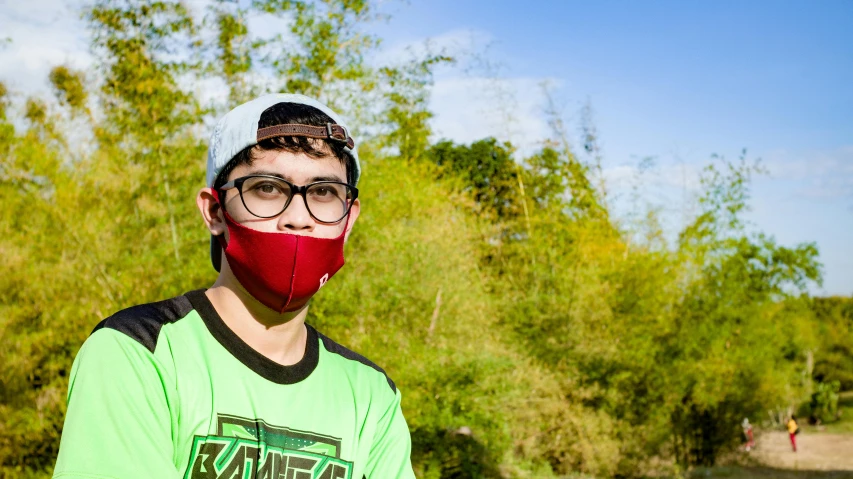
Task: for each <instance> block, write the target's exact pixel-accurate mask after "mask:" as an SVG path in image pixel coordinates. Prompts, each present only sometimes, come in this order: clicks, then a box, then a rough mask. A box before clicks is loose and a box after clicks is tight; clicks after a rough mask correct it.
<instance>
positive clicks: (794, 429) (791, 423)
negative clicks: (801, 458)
mask: <svg viewBox="0 0 853 479" xmlns="http://www.w3.org/2000/svg"><path fill="white" fill-rule="evenodd" d="M787 427H788V437H790V438H791V447H793V448H794V452H797V438H796V435H797V434H799V433H800V426H798V425H797V416H794V415H793V414H791V419H788V424H787Z"/></svg>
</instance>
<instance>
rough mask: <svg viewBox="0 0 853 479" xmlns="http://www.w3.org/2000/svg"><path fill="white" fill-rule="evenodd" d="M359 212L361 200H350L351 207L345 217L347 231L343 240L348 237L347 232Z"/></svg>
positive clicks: (349, 230)
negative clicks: (347, 215)
mask: <svg viewBox="0 0 853 479" xmlns="http://www.w3.org/2000/svg"><path fill="white" fill-rule="evenodd" d="M360 212H361V201H360V200H359V199H358V198H356V200H355V201H353V202H352V208H350V210H349V217H348V218H347V231H346V235H344V242H346V240H348V239H349V234H350V232H351V231H352V227H353V225H354V224H355V220H357V219H358V214H359V213H360Z"/></svg>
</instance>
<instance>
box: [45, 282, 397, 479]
mask: <svg viewBox="0 0 853 479" xmlns="http://www.w3.org/2000/svg"><path fill="white" fill-rule="evenodd" d="M306 327H307V331H308V340H307V345H306V347H305V355H304V357H303V358H302V360H300V361H299V362H298V363H297V364H294V365H292V366H282V365H280V364H278V363H276V362H274V361H271V360H270V359H268V358H266V357H264V356H263V355H261V354H260V353H258V352H257V351H255V350H253V349H252V348H251V347H249V346H248V345H247V344H246V343H245V342H243V341H242V340H241V339H240V338H239V337H237V335H236V334H234V332H232V331H231V330H230V329H229V328H228V327H227V326H226V325H225V323H224V322H223V321H222V318H220V317H219V314H218V313H217V312H216V310H215V309H214V308H213V305H212V304H211V303H210V301H209V300H208V299H207V297H206V296H205V294H204V291H193V292H190V293H187V294H186V295H184V296H179V297H177V298H173V299H169V300H166V301H161V302H158V303H151V304H144V305H140V306H135V307H132V308H129V309H126V310H124V311H121V312H119V313H117V314H115V315H113V316H111V317H109V318H107V319H105V320H104V321H102V322H101V323H100V324H99V325H98V326H97V327H96V328H95V331H94V332H93V333H92V335H91V336H90V337H89V339H87V340H86V342H85V344H83V347H82V348H81V349H80V352H79V353H78V354H77V358H76V359H75V360H74V366H73V367H72V369H71V378H70V384H69V388H68V413H67V415H66V418H65V427H64V429H63V432H62V441H61V444H60V448H59V457H58V459H57V463H56V469H55V471H54V476H53V477H54V478H62V479H70V478H114V479H134V478H145V479H150V478H157V479H171V478H179V477H182V478H228V479H244V478H264V479H339V478H346V479H361V478H363V477H366V478H368V479H389V478H413V477H414V473H413V472H412V466H411V460H410V452H411V437H410V436H409V430H408V427H407V426H406V421H405V419H404V418H403V413H402V411H401V409H400V392H399V391H398V390H397V388H396V387H395V385H394V382H393V381H391V379H389V378H388V377H387V376H386V375H385V372H384V371H383V370H382V369H381V368H380V367H378V366H376V365H375V364H373V363H372V362H370V361H369V360H367V359H366V358H364V357H363V356H360V355H358V354H356V353H354V352H352V351H350V350H348V349H346V348H344V347H342V346H340V345H339V344H337V343H335V342H334V341H332V340H330V339H329V338H327V337H326V336H324V335H322V334H320V333H318V332H317V330H315V329H314V328H313V327H311V326H308V325H306Z"/></svg>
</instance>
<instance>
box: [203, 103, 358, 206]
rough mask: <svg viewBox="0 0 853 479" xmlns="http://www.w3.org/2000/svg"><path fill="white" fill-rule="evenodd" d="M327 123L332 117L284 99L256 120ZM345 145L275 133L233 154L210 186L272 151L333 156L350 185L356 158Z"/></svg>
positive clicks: (271, 123) (266, 124) (269, 123)
mask: <svg viewBox="0 0 853 479" xmlns="http://www.w3.org/2000/svg"><path fill="white" fill-rule="evenodd" d="M328 123H332V124H336V123H335V120H333V119H331V118H330V117H329V116H328V115H326V114H325V113H323V112H322V111H320V110H318V109H317V108H314V107H313V106H309V105H303V104H301V103H286V102H283V103H277V104H275V105H273V106H271V107H269V108H267V109H266V110H264V112H263V113H261V118H260V120H258V129H261V128H266V127H270V126H276V125H287V124H300V125H310V126H326V124H328ZM345 146H346V145H345V144H344V143H343V142H340V141H335V140H324V139H316V138H306V137H303V136H277V137H273V138H269V139H267V140H262V141H261V142H259V143H258V144H257V145H253V146H250V147H248V148H245V149H243V150H242V151H240V152H239V153H237V154H236V155H234V157H233V158H231V160H230V161H229V162H228V164H226V165H225V166H224V167H223V168H222V171H220V172H219V174H218V175H217V176H216V181H214V182H213V188H214V189H216V188H219V187H220V186H222V185H224V184H225V183H227V182H228V175H230V174H231V172H232V171H234V168H236V167H238V166H240V165H251V164H252V162H253V161H254V160H255V159H257V157H256V154H257V152H259V151H271V150H274V151H289V152H291V153H305V154H306V155H308V156H311V157H314V158H326V157H328V156H330V155H331V156H334V157H335V158H337V159H338V160H340V162H341V164H343V165H344V169H345V170H346V175H347V178H346V180H347V183H349V184H351V185H352V184H355V178H354V177H355V171H356V168H355V159H354V158H353V157H352V156H351V155H350V154H349V153H347V152H346V151H344V147H345Z"/></svg>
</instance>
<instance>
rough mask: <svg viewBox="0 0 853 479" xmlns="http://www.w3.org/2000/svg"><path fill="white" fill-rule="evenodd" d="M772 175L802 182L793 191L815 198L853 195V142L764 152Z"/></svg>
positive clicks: (766, 164) (802, 195)
mask: <svg viewBox="0 0 853 479" xmlns="http://www.w3.org/2000/svg"><path fill="white" fill-rule="evenodd" d="M764 164H765V166H767V168H768V170H769V172H770V175H771V177H772V178H778V179H781V180H789V181H794V182H796V183H799V186H798V187H797V188H796V189H795V190H794V194H795V195H796V196H799V197H805V198H814V199H836V198H853V145H846V146H842V147H839V148H835V149H831V150H813V151H804V152H790V151H785V150H776V151H772V152H770V153H768V154H766V155H764Z"/></svg>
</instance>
